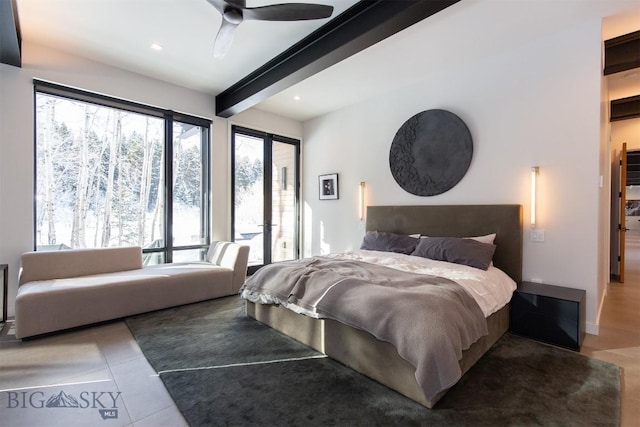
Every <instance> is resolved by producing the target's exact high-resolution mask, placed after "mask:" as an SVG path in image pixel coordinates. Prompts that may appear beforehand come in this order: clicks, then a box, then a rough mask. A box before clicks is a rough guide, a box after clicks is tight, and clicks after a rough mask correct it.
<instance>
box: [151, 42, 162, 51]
mask: <svg viewBox="0 0 640 427" xmlns="http://www.w3.org/2000/svg"><path fill="white" fill-rule="evenodd" d="M151 49H153V50H162V46H161V45H159V44H158V43H151Z"/></svg>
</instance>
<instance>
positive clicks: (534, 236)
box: [529, 228, 544, 242]
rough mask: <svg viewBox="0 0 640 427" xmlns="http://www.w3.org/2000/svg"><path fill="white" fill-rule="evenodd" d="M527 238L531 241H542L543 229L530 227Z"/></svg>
mask: <svg viewBox="0 0 640 427" xmlns="http://www.w3.org/2000/svg"><path fill="white" fill-rule="evenodd" d="M529 238H530V240H531V241H532V242H544V229H543V228H532V229H531V232H530V233H529Z"/></svg>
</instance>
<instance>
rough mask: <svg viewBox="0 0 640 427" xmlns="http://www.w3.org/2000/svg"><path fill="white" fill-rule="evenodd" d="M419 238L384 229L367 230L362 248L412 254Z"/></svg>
mask: <svg viewBox="0 0 640 427" xmlns="http://www.w3.org/2000/svg"><path fill="white" fill-rule="evenodd" d="M418 240H420V239H418V238H416V237H411V236H407V235H404V234H393V233H385V232H383V231H367V234H365V235H364V239H362V245H361V246H360V249H366V250H369V251H383V252H397V253H401V254H405V255H410V254H411V252H413V251H414V249H415V248H416V245H417V244H418Z"/></svg>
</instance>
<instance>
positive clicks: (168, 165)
mask: <svg viewBox="0 0 640 427" xmlns="http://www.w3.org/2000/svg"><path fill="white" fill-rule="evenodd" d="M33 86H34V91H33V128H34V137H33V144H34V157H33V162H34V163H33V194H34V195H35V194H37V185H38V183H37V155H36V150H37V128H36V126H37V117H36V114H37V111H36V108H37V102H36V97H37V96H38V94H39V93H43V94H47V95H52V96H57V97H60V98H67V99H70V100H73V101H81V102H87V103H91V104H95V105H100V106H103V107H110V108H114V109H119V110H123V111H128V112H132V113H138V114H144V115H147V116H151V117H155V118H160V119H163V120H164V137H165V144H164V150H165V152H164V158H165V164H164V169H165V171H164V172H165V179H164V187H163V189H164V195H165V197H164V203H165V210H164V212H163V215H164V220H165V227H164V236H163V238H164V247H162V248H143V251H142V252H143V253H144V254H149V253H161V254H162V255H163V259H164V262H165V263H171V262H173V254H174V252H176V251H186V250H194V249H200V250H201V259H204V256H205V254H206V249H207V248H208V247H209V246H210V244H211V220H210V212H211V206H212V201H211V199H212V193H211V154H210V152H211V148H210V147H211V125H212V121H211V120H210V119H206V118H203V117H197V116H193V115H189V114H184V113H180V112H176V111H173V110H169V109H164V108H159V107H154V106H150V105H146V104H141V103H138V102H134V101H129V100H126V99H121V98H116V97H112V96H108V95H104V94H100V93H96V92H90V91H87V90H82V89H78V88H74V87H70V86H64V85H60V84H57V83H52V82H49V81H45V80H39V79H33ZM174 122H181V123H186V124H190V125H194V126H199V127H201V128H202V129H203V132H204V133H206V135H203V136H202V146H201V150H202V151H201V158H202V177H201V179H202V195H201V197H202V201H203V203H202V206H201V207H200V210H201V222H200V224H201V232H202V236H203V237H204V243H201V244H196V245H184V246H174V245H173V185H171V184H170V183H173V154H174V153H173V125H174ZM33 211H34V218H33V233H34V235H33V237H34V239H33V241H34V250H37V225H38V224H37V219H36V212H37V200H36V198H35V197H34V201H33Z"/></svg>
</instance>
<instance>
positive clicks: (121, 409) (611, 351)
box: [0, 238, 640, 427]
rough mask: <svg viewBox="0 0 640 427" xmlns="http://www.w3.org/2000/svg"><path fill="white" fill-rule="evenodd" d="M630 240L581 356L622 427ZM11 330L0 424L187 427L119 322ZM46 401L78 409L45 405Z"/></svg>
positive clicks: (630, 416)
mask: <svg viewBox="0 0 640 427" xmlns="http://www.w3.org/2000/svg"><path fill="white" fill-rule="evenodd" d="M630 240H631V242H630V245H633V246H632V247H631V248H630V249H632V250H630V251H628V252H627V253H628V255H630V257H628V258H627V267H628V269H627V272H626V275H627V277H626V281H625V283H624V284H620V283H616V282H612V283H610V284H609V287H608V293H607V298H606V299H605V303H604V306H603V309H602V315H601V319H600V335H598V336H593V335H587V337H586V338H585V341H584V343H583V347H582V350H581V353H583V354H585V355H587V356H590V357H594V358H598V359H602V360H606V361H609V362H612V363H615V364H618V365H619V366H621V367H622V368H623V381H622V383H623V388H622V426H623V427H636V426H640V238H637V239H635V240H634V239H630ZM636 246H637V247H636ZM11 326H12V324H11V322H9V323H7V325H5V328H4V330H3V332H2V334H0V426H11V427H18V426H25V427H26V426H28V427H39V426H47V427H55V426H65V427H73V426H136V427H147V426H149V427H151V426H152V427H162V426H167V427H181V426H186V425H187V424H186V422H185V420H184V418H183V417H182V415H181V414H180V412H179V411H178V409H177V408H176V406H175V404H174V403H173V400H172V399H171V397H170V396H169V394H168V393H167V391H166V389H165V388H164V386H163V384H162V381H160V379H159V378H158V376H157V375H156V374H155V372H154V371H153V369H152V368H151V366H150V365H149V364H148V362H147V360H146V359H145V357H144V356H143V355H142V352H141V351H140V349H139V348H138V346H137V344H136V342H135V340H134V339H133V337H132V336H131V334H130V332H129V329H128V328H127V326H126V325H125V324H124V322H122V321H118V322H112V323H107V324H103V325H99V326H95V327H91V328H86V329H81V330H76V331H72V332H67V333H61V334H57V335H53V336H50V337H46V338H40V339H35V340H31V341H25V342H21V341H17V340H15V338H14V337H13V336H12V331H11ZM54 397H56V398H57V397H62V401H63V402H64V401H65V399H66V400H67V401H68V400H69V399H75V400H76V402H77V403H78V406H79V408H72V407H47V406H46V405H47V402H48V401H49V399H53V398H54Z"/></svg>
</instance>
